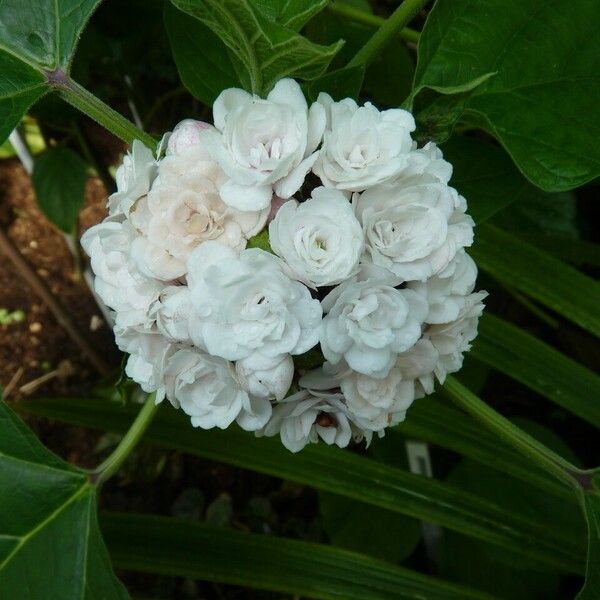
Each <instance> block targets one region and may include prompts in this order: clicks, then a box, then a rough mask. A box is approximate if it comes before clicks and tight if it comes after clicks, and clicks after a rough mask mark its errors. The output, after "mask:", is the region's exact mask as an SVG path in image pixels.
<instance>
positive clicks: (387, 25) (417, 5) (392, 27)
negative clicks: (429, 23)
mask: <svg viewBox="0 0 600 600" xmlns="http://www.w3.org/2000/svg"><path fill="white" fill-rule="evenodd" d="M426 4H427V0H404V2H403V3H402V4H401V5H400V6H399V7H398V8H397V9H396V10H395V11H394V12H393V13H392V15H391V16H390V17H389V18H388V19H386V20H385V21H384V22H383V23H382V24H381V27H379V29H378V30H377V31H376V32H375V33H374V34H373V36H372V37H371V39H370V40H369V41H368V42H367V43H366V44H365V45H364V46H363V47H362V48H361V49H360V50H359V51H358V52H357V53H356V54H355V55H354V58H353V59H352V60H351V61H350V62H349V63H348V66H349V67H358V66H361V65H364V66H366V65H368V64H369V63H370V62H372V61H373V60H374V59H375V58H376V57H377V56H378V55H379V54H380V53H381V51H382V50H383V49H384V48H385V47H386V46H387V45H388V44H389V43H390V42H391V41H392V40H393V39H394V38H395V37H396V36H397V35H398V34H399V33H400V32H401V31H402V29H403V28H404V27H405V26H406V25H408V23H410V21H411V20H412V19H413V17H414V16H415V15H416V14H417V13H418V12H419V11H420V10H421V9H422V8H423V7H424V6H425V5H426Z"/></svg>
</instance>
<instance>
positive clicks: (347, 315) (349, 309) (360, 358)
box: [321, 276, 429, 378]
mask: <svg viewBox="0 0 600 600" xmlns="http://www.w3.org/2000/svg"><path fill="white" fill-rule="evenodd" d="M395 283H396V282H395V280H394V278H393V277H389V276H388V277H387V278H385V279H383V278H377V279H372V278H369V279H366V280H364V281H359V280H358V279H356V278H354V279H351V280H349V281H346V282H344V283H342V284H341V285H340V286H338V287H336V288H335V289H334V290H333V291H332V292H331V293H330V294H329V295H328V296H327V297H326V298H325V299H324V300H323V310H324V312H325V313H327V314H326V315H325V317H324V319H323V327H322V330H321V349H322V351H323V355H324V356H325V358H326V359H327V360H328V361H330V362H331V363H333V364H337V363H339V362H340V361H341V360H342V359H344V360H345V361H346V362H347V363H348V365H349V366H350V368H351V369H353V370H354V371H357V372H358V373H362V374H363V375H369V376H371V377H375V378H383V377H386V376H387V374H388V373H389V372H390V369H391V368H392V366H393V364H394V362H395V360H396V356H397V355H398V354H399V353H401V352H404V351H406V350H408V349H409V348H411V347H412V346H414V345H415V343H416V342H417V340H418V339H419V338H420V337H421V324H422V322H423V320H424V318H425V316H426V315H427V312H428V310H429V306H428V304H427V301H426V300H425V298H424V297H423V296H421V295H420V294H418V293H417V292H415V291H413V290H408V289H397V288H395V287H394V284H395Z"/></svg>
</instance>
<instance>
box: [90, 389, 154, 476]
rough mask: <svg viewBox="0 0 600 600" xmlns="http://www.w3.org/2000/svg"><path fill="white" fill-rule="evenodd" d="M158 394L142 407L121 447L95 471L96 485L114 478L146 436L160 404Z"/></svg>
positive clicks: (152, 396)
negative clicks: (157, 400) (157, 399)
mask: <svg viewBox="0 0 600 600" xmlns="http://www.w3.org/2000/svg"><path fill="white" fill-rule="evenodd" d="M155 399H156V394H150V395H149V396H148V398H147V399H146V402H145V403H144V406H142V409H141V410H140V412H139V413H138V416H137V417H136V418H135V421H134V422H133V423H132V424H131V427H130V428H129V430H128V431H127V433H126V434H125V435H124V437H123V439H122V440H121V442H120V443H119V445H118V446H117V447H116V448H115V450H114V451H113V453H112V454H111V455H110V456H109V457H108V458H107V459H106V460H105V461H104V462H103V463H102V464H101V465H100V466H99V467H98V468H97V469H95V471H94V474H95V477H94V482H95V483H96V485H98V486H100V485H102V484H103V483H104V482H105V481H106V480H107V479H109V478H110V477H112V476H113V475H114V474H115V473H116V472H117V471H118V470H119V467H120V466H121V465H122V464H123V462H125V460H126V459H127V457H128V456H129V454H130V453H131V451H132V450H133V449H134V448H135V446H137V444H138V442H139V441H140V439H141V438H142V436H143V435H144V432H145V431H146V429H148V426H149V425H150V423H151V422H152V418H153V417H154V415H155V413H156V411H157V409H158V404H156V401H155Z"/></svg>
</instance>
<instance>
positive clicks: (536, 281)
mask: <svg viewBox="0 0 600 600" xmlns="http://www.w3.org/2000/svg"><path fill="white" fill-rule="evenodd" d="M470 254H471V255H472V256H473V258H474V259H475V261H476V262H477V264H478V265H479V266H480V267H481V268H482V269H483V270H484V271H487V272H488V273H490V274H491V275H493V276H494V277H497V278H498V279H499V280H500V281H502V282H505V283H507V284H508V285H510V286H511V287H512V288H515V289H517V290H519V291H521V292H524V293H525V294H528V295H529V296H531V297H532V298H535V299H536V300H538V301H539V302H541V303H542V304H545V305H546V306H548V307H549V308H551V309H552V310H555V311H556V312H557V313H559V314H561V315H563V316H565V317H567V318H568V319H571V320H572V321H574V322H575V323H577V324H578V325H580V326H581V327H583V328H584V329H587V330H588V331H590V332H592V333H594V334H595V335H598V336H600V311H599V310H598V307H599V306H600V284H599V283H597V282H596V281H594V280H593V279H591V278H590V277H587V276H585V275H583V274H582V273H580V272H579V271H577V270H576V269H574V268H573V267H570V266H569V265H567V264H565V263H563V262H562V261H560V260H557V259H556V258H554V257H552V256H550V255H549V254H546V253H545V252H543V251H542V250H538V249H537V248H536V247H535V246H532V245H531V244H528V243H526V242H524V241H522V240H520V239H518V238H516V237H514V236H512V235H510V234H509V233H506V232H504V231H502V230H500V229H498V228H496V227H494V226H492V225H490V224H489V223H482V224H481V225H480V226H479V227H478V228H477V237H476V242H475V244H474V246H473V247H472V248H471V250H470Z"/></svg>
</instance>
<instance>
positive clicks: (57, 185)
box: [32, 146, 87, 233]
mask: <svg viewBox="0 0 600 600" xmlns="http://www.w3.org/2000/svg"><path fill="white" fill-rule="evenodd" d="M86 171H87V166H86V164H85V162H83V160H82V159H81V157H80V156H79V155H78V154H76V153H75V152H73V150H71V149H70V148H67V147H66V146H57V147H55V148H50V149H49V150H46V152H44V153H43V154H41V155H40V156H38V157H37V158H36V159H35V162H34V164H33V175H32V181H33V187H34V189H35V194H36V197H37V201H38V204H39V206H40V208H41V209H42V211H43V212H44V214H45V215H46V216H47V217H48V218H49V219H50V221H52V223H54V224H55V225H56V226H57V227H58V228H59V229H61V230H62V231H64V232H65V233H73V232H74V231H75V230H76V227H77V219H78V217H79V209H80V208H81V205H82V204H83V201H84V199H85V182H86V180H87V172H86Z"/></svg>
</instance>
